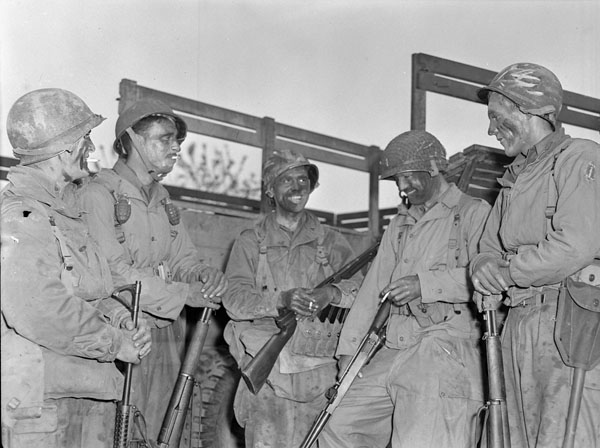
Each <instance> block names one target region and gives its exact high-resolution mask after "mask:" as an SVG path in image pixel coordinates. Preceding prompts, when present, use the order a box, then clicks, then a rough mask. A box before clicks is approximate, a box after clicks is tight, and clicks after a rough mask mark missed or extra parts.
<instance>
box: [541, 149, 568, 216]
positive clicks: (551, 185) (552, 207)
mask: <svg viewBox="0 0 600 448" xmlns="http://www.w3.org/2000/svg"><path fill="white" fill-rule="evenodd" d="M572 141H573V139H571V138H568V139H566V140H565V141H564V142H563V143H562V145H561V148H560V149H559V150H558V151H556V153H555V154H554V156H553V158H552V166H551V168H550V175H549V176H548V204H547V205H546V219H547V223H548V226H551V224H552V217H553V216H554V214H555V213H556V204H557V203H558V189H557V188H556V177H555V171H556V161H557V160H558V158H559V157H560V155H561V154H562V153H563V151H564V150H565V149H567V148H568V147H569V145H570V144H571V142H572Z"/></svg>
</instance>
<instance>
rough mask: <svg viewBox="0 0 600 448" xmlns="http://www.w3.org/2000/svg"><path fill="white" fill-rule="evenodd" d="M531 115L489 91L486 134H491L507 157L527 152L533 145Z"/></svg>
mask: <svg viewBox="0 0 600 448" xmlns="http://www.w3.org/2000/svg"><path fill="white" fill-rule="evenodd" d="M531 117H532V116H531V115H529V114H525V113H523V112H521V111H520V110H519V109H518V107H517V106H516V105H515V104H514V103H513V102H512V101H510V100H509V99H507V98H505V97H504V96H502V95H500V94H499V93H496V92H491V93H490V96H489V101H488V119H489V120H490V125H489V127H488V135H493V136H494V137H496V139H497V140H498V141H499V142H500V144H501V145H502V147H503V148H504V152H505V153H506V155H507V156H509V157H515V156H516V155H518V154H520V153H522V154H524V155H526V154H527V152H528V151H529V148H531V147H532V146H533V145H535V143H537V142H535V141H532V140H534V139H533V138H532V135H531V124H530V120H531Z"/></svg>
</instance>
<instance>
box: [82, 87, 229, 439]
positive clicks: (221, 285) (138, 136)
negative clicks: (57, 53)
mask: <svg viewBox="0 0 600 448" xmlns="http://www.w3.org/2000/svg"><path fill="white" fill-rule="evenodd" d="M186 134H187V125H186V123H185V121H184V120H183V119H182V118H181V117H180V116H179V115H177V114H175V112H174V111H173V109H171V108H170V107H169V106H168V105H166V104H165V103H163V102H161V101H158V100H155V99H143V100H139V101H137V102H135V103H133V104H132V105H130V106H129V107H128V108H125V109H124V110H123V111H122V112H121V114H120V115H119V118H118V119H117V123H116V127H115V137H116V139H115V142H114V145H113V148H114V150H115V152H116V153H117V154H118V156H119V158H118V160H117V162H116V163H115V165H114V166H113V168H112V169H103V170H101V171H100V172H99V173H98V174H97V175H95V176H94V177H93V179H91V181H90V182H88V183H87V184H86V185H85V186H84V187H83V188H82V189H81V190H80V191H79V192H78V196H79V199H80V201H81V203H82V206H83V208H84V209H85V210H86V212H87V214H86V216H87V218H86V219H87V223H88V226H89V228H90V232H91V234H92V235H93V236H94V237H95V238H97V240H98V241H99V242H100V243H101V248H102V250H103V252H104V254H105V256H106V257H107V258H108V260H109V263H110V269H111V272H112V275H113V279H114V282H115V283H116V284H117V285H119V286H120V285H123V284H128V283H131V282H132V281H135V280H139V281H141V282H142V293H141V310H142V311H143V312H144V315H146V316H148V318H149V319H150V321H151V322H152V324H153V328H152V337H153V340H154V342H155V347H156V350H154V351H153V353H152V355H151V356H149V357H148V359H147V360H145V362H144V364H142V365H141V366H139V367H138V366H136V367H135V368H134V369H133V381H132V388H133V392H132V403H133V404H135V405H136V406H137V407H138V409H139V410H140V411H141V413H142V415H143V416H144V419H145V422H146V425H145V428H146V434H145V436H146V437H147V438H148V439H149V440H153V439H156V438H157V437H158V435H159V432H160V428H161V425H162V422H163V418H164V416H165V412H166V410H167V404H168V397H170V396H171V393H172V392H173V389H174V386H175V383H176V380H177V376H178V373H179V368H180V366H181V361H182V360H181V354H182V352H183V348H184V343H185V328H186V326H185V316H181V317H180V314H181V313H182V310H183V309H184V306H185V305H188V306H191V307H209V308H213V309H216V308H219V306H220V305H219V303H220V302H221V296H222V294H223V293H224V292H225V290H226V287H227V281H226V279H225V277H224V275H223V273H222V272H221V271H220V270H219V269H217V268H215V267H211V266H209V265H208V264H207V263H206V262H204V261H203V259H202V254H200V253H198V251H197V250H196V248H195V246H194V244H193V243H192V241H191V239H190V237H189V235H188V232H187V230H186V229H185V226H184V224H183V223H182V222H181V217H180V215H179V211H178V210H177V208H176V207H175V205H174V204H173V203H172V202H171V199H170V197H169V193H168V191H167V190H166V188H165V187H163V186H162V185H161V184H160V181H161V180H162V179H163V178H164V177H165V176H166V175H167V174H168V173H170V172H171V170H172V169H173V167H174V166H175V163H176V162H177V159H178V157H179V152H180V151H181V144H182V143H183V140H184V139H185V137H186Z"/></svg>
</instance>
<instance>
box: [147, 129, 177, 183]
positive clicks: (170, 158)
mask: <svg viewBox="0 0 600 448" xmlns="http://www.w3.org/2000/svg"><path fill="white" fill-rule="evenodd" d="M138 135H140V136H141V137H142V148H141V150H142V151H144V153H145V154H146V157H147V158H148V162H150V164H151V165H152V166H153V167H154V169H155V172H156V174H158V175H163V176H166V175H167V174H169V173H170V172H171V171H172V170H173V167H174V166H175V163H176V162H177V159H178V158H179V152H180V151H181V146H180V142H179V141H178V140H177V126H175V123H173V122H172V121H171V120H169V119H167V118H160V119H158V120H156V121H154V122H153V123H152V124H151V125H150V126H149V127H148V128H147V129H145V130H144V131H142V132H141V133H140V134H138Z"/></svg>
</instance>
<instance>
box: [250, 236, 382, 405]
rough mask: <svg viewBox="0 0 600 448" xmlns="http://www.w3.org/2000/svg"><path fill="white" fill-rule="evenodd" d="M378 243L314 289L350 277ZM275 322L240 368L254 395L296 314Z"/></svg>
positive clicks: (293, 326) (290, 331) (285, 313)
mask: <svg viewBox="0 0 600 448" xmlns="http://www.w3.org/2000/svg"><path fill="white" fill-rule="evenodd" d="M379 243H380V241H377V242H376V243H375V244H374V245H373V246H371V247H370V248H369V249H367V250H366V251H364V252H363V253H362V254H360V255H359V256H358V257H356V258H355V259H354V260H352V261H350V262H349V263H347V264H346V265H344V266H343V267H342V268H341V269H340V270H339V271H338V272H336V273H334V274H333V275H331V276H330V277H328V278H326V279H325V280H323V281H322V282H321V283H319V284H318V285H317V286H315V288H314V289H317V288H322V287H323V286H326V285H329V284H332V283H337V282H339V281H340V280H344V279H348V278H350V277H352V276H353V275H354V274H356V273H357V272H358V271H360V270H361V269H362V268H363V267H364V266H365V265H366V264H367V263H368V262H369V261H371V260H372V259H373V258H374V257H375V255H377V249H378V248H379ZM276 322H277V326H278V327H279V328H280V331H279V333H276V334H274V335H273V336H271V337H270V339H269V340H268V341H267V343H266V344H265V345H264V346H263V347H262V348H261V349H260V350H259V351H258V353H257V354H256V356H255V357H254V358H252V360H251V361H250V362H249V363H248V364H247V365H246V366H245V367H244V368H242V378H243V379H244V381H245V382H246V385H247V386H248V389H250V391H251V392H252V393H253V394H255V395H256V394H257V393H258V392H259V391H260V389H261V388H262V387H263V386H264V384H265V382H266V381H267V378H268V376H269V374H270V373H271V370H273V366H274V365H275V361H277V358H278V357H279V353H281V350H283V347H284V346H285V344H287V342H288V341H289V340H290V339H291V337H292V336H293V334H294V331H295V330H296V326H297V321H296V314H295V313H294V312H293V311H291V310H283V311H282V312H280V315H279V317H278V318H277V319H276Z"/></svg>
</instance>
